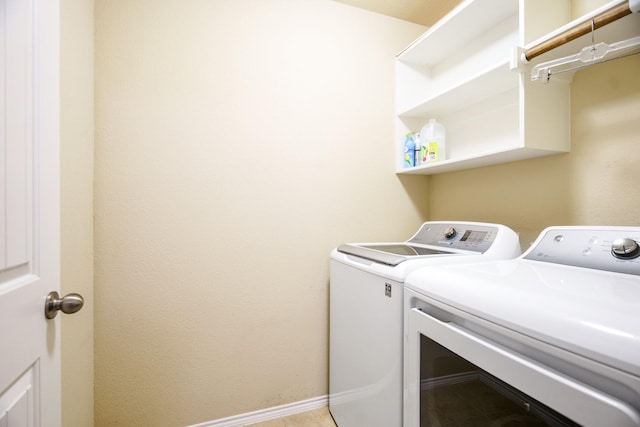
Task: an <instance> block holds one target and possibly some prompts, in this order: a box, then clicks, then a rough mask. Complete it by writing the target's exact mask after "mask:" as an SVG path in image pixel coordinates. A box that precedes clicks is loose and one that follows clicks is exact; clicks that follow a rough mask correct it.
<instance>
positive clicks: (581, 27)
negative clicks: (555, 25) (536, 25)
mask: <svg viewBox="0 0 640 427" xmlns="http://www.w3.org/2000/svg"><path fill="white" fill-rule="evenodd" d="M631 13H632V10H631V9H630V8H629V2H625V3H621V4H619V5H617V6H613V7H612V8H610V9H607V10H605V11H604V12H602V13H600V14H598V15H596V16H594V17H593V18H592V19H589V20H587V21H584V22H582V23H580V24H577V25H576V26H574V27H572V28H569V29H568V30H566V31H563V32H562V33H560V34H558V35H556V36H554V37H552V38H550V39H549V40H545V41H543V42H542V43H540V44H538V45H536V46H533V47H531V48H529V49H527V50H525V51H524V52H523V53H522V59H523V60H524V62H525V63H526V62H528V61H531V60H532V59H533V58H535V57H536V56H540V55H542V54H543V53H546V52H549V51H550V50H552V49H555V48H557V47H559V46H562V45H563V44H565V43H569V42H570V41H571V40H575V39H577V38H578V37H581V36H584V35H585V34H589V33H590V32H592V31H594V30H597V29H598V28H601V27H604V26H605V25H607V24H610V23H612V22H614V21H617V20H618V19H621V18H624V17H625V16H627V15H630V14H631Z"/></svg>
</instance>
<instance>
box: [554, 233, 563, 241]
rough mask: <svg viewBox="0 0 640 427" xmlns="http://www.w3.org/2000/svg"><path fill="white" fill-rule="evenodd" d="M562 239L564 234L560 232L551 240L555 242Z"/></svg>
mask: <svg viewBox="0 0 640 427" xmlns="http://www.w3.org/2000/svg"><path fill="white" fill-rule="evenodd" d="M563 239H564V236H563V235H562V234H558V235H557V236H556V237H554V238H553V240H555V241H556V242H562V240H563Z"/></svg>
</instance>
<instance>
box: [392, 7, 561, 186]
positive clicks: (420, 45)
mask: <svg viewBox="0 0 640 427" xmlns="http://www.w3.org/2000/svg"><path fill="white" fill-rule="evenodd" d="M541 12H542V13H541ZM569 20H570V0H535V1H533V0H519V1H514V0H467V1H464V2H463V3H461V4H460V5H459V6H458V7H457V8H455V9H454V10H453V11H452V12H451V13H449V14H448V15H447V16H445V17H444V18H443V19H441V20H440V21H439V22H438V23H436V24H435V25H434V26H433V27H431V28H430V29H429V30H428V31H427V32H425V33H424V34H423V35H422V36H421V37H420V38H418V39H417V40H416V41H415V42H414V43H412V44H411V45H410V46H409V47H408V48H407V49H405V50H404V51H403V52H401V53H400V54H399V55H398V57H397V62H396V71H397V73H396V88H397V98H396V112H397V133H396V141H397V152H396V159H397V163H396V170H397V172H398V173H402V174H436V173H444V172H451V171H456V170H461V169H469V168H476V167H481V166H488V165H492V164H498V163H505V162H511V161H516V160H522V159H527V158H532V157H539V156H545V155H551V154H557V153H564V152H568V151H569V149H570V117H569V114H570V92H569V91H570V86H569V83H568V82H566V81H565V82H562V81H559V82H555V83H554V84H553V85H539V84H535V83H532V82H530V81H529V75H528V73H526V72H525V70H523V69H515V70H512V69H511V68H512V67H511V65H510V64H511V62H512V57H513V56H514V53H513V50H514V49H515V48H516V47H517V46H524V45H525V43H526V42H527V41H531V40H533V39H535V38H538V37H541V36H542V35H544V34H546V33H548V32H549V31H551V30H552V29H554V28H558V27H560V26H562V25H565V24H566V23H567V22H569ZM525 30H526V31H525ZM431 118H434V119H436V120H438V121H439V122H440V123H442V124H443V125H444V126H445V128H446V132H447V136H446V142H447V159H446V160H443V161H440V162H435V163H430V164H427V165H421V166H417V167H414V168H404V165H403V160H402V159H403V146H404V135H405V134H406V133H407V132H410V131H419V130H420V128H421V127H422V125H424V124H425V123H427V121H428V120H429V119H431Z"/></svg>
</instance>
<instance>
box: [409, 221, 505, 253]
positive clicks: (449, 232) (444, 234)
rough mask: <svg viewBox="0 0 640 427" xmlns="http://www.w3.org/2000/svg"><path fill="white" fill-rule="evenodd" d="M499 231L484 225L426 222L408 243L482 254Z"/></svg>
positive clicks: (496, 228)
mask: <svg viewBox="0 0 640 427" xmlns="http://www.w3.org/2000/svg"><path fill="white" fill-rule="evenodd" d="M499 231H500V229H499V228H498V227H493V226H490V225H485V224H470V223H432V222H431V223H430V222H427V223H424V224H423V225H422V227H420V230H418V232H417V233H416V234H415V235H414V236H413V237H412V238H411V239H410V240H409V242H410V243H419V244H422V245H431V246H440V247H444V248H450V249H460V250H467V251H473V252H479V253H482V252H485V251H486V250H488V249H489V248H490V247H491V245H492V244H493V243H494V242H495V240H496V239H497V237H498V234H499Z"/></svg>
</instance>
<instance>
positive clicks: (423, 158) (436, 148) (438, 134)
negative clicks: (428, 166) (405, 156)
mask: <svg viewBox="0 0 640 427" xmlns="http://www.w3.org/2000/svg"><path fill="white" fill-rule="evenodd" d="M446 158H447V152H446V145H445V131H444V126H442V124H440V123H438V122H437V121H436V120H435V119H430V120H429V123H427V124H426V125H424V126H423V127H422V130H420V164H425V163H431V162H437V161H440V160H445V159H446Z"/></svg>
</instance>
